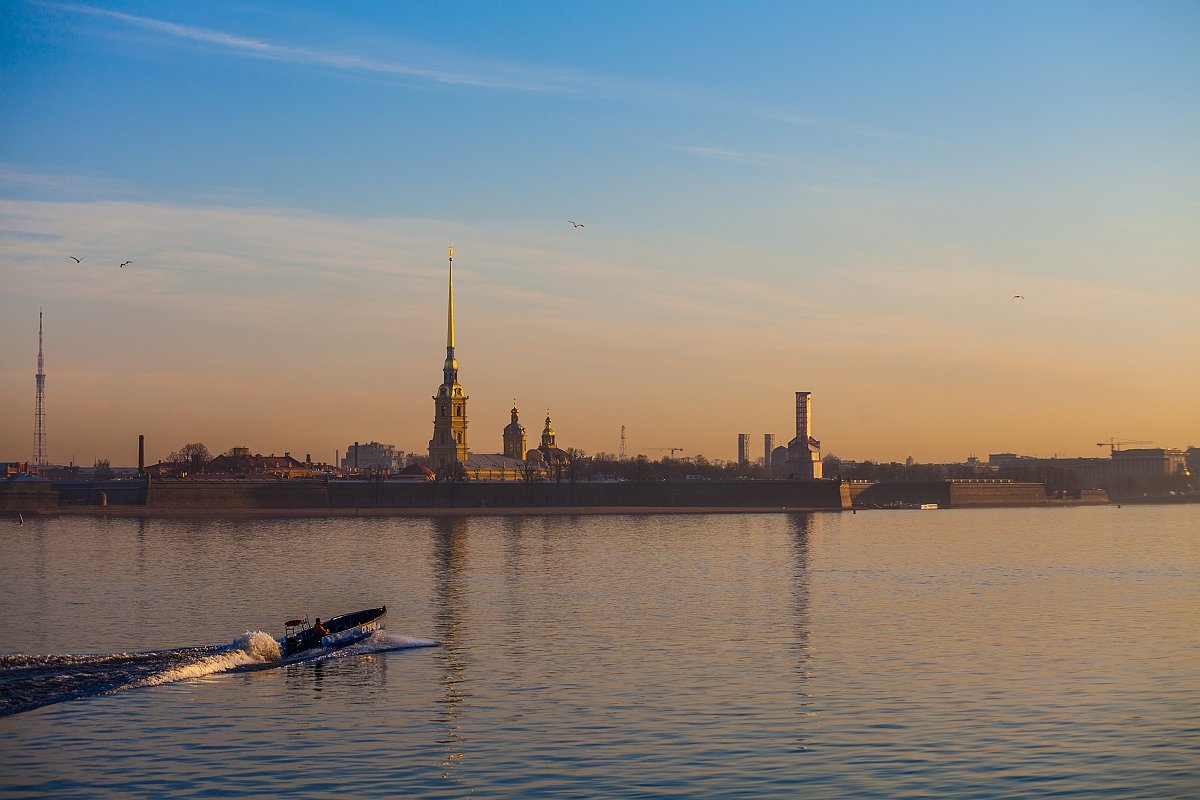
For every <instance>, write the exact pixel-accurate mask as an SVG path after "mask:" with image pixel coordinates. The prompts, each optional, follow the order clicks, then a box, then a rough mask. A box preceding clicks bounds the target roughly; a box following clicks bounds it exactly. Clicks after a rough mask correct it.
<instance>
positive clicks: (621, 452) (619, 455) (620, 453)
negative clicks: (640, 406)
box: [617, 425, 625, 461]
mask: <svg viewBox="0 0 1200 800" xmlns="http://www.w3.org/2000/svg"><path fill="white" fill-rule="evenodd" d="M617 460H618V461H624V460H625V426H624V425H622V426H621V449H620V450H619V451H618V452H617Z"/></svg>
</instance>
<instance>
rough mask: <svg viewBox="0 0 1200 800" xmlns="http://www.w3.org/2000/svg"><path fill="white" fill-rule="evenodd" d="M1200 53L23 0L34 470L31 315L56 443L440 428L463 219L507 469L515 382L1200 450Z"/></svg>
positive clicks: (709, 425)
mask: <svg viewBox="0 0 1200 800" xmlns="http://www.w3.org/2000/svg"><path fill="white" fill-rule="evenodd" d="M1198 53H1200V6H1198V5H1196V4H1195V3H1164V2H1150V3H1067V2H1062V3H1002V4H983V3H921V4H898V3H836V4H827V3H822V4H817V3H782V2H781V3H739V4H718V3H666V2H661V3H615V4H614V3H604V4H573V5H563V4H551V3H516V4H489V3H469V4H453V5H451V4H433V3H356V4H352V5H349V6H344V7H342V6H336V7H335V6H331V5H329V4H317V3H287V4H283V3H279V4H273V3H220V2H217V3H202V4H200V3H170V2H156V3H102V4H88V3H79V4H74V3H42V2H15V3H11V2H10V3H6V4H4V5H3V7H2V9H0V69H2V72H0V109H2V118H0V119H2V120H3V123H2V124H0V230H3V231H4V233H3V234H0V247H2V248H3V249H2V255H3V260H2V261H0V271H2V272H0V278H2V279H3V284H4V286H5V290H4V291H3V292H2V293H0V316H2V318H3V322H2V323H0V325H2V326H3V327H2V329H0V331H2V334H3V336H4V339H5V341H6V342H9V343H12V344H15V345H16V346H15V348H14V347H9V348H7V352H6V353H5V355H4V356H3V360H0V373H2V374H3V378H4V383H5V384H7V385H8V386H9V387H11V388H6V389H4V390H2V391H0V402H2V403H3V404H4V407H5V408H6V409H8V410H9V411H11V413H6V414H5V415H4V416H6V417H8V418H10V420H11V421H10V422H6V423H2V424H0V458H22V457H25V456H26V455H27V454H26V453H25V452H24V451H25V450H26V449H28V443H27V442H28V441H29V440H30V438H31V434H30V431H29V430H28V428H29V427H30V426H29V424H28V422H27V420H28V419H30V418H31V416H32V388H31V386H32V380H31V379H30V375H29V373H31V371H32V364H33V358H32V356H31V352H32V351H31V349H30V348H31V344H30V342H31V341H33V343H34V344H33V346H34V347H35V346H36V330H35V326H36V309H37V308H38V307H44V308H46V309H47V313H48V317H49V318H50V319H52V320H53V321H54V325H53V326H51V330H53V331H54V333H53V334H52V335H53V337H55V338H54V339H53V344H54V347H53V348H52V352H53V353H54V358H53V359H51V362H50V363H52V364H54V365H55V370H56V371H57V373H55V372H54V371H52V372H51V375H52V378H51V379H50V382H49V387H51V389H53V388H54V387H55V386H56V385H57V386H58V387H59V388H58V389H57V391H58V394H57V395H51V397H53V398H54V401H53V402H51V403H50V406H49V408H50V410H51V411H57V416H56V417H54V416H52V419H54V420H55V425H52V426H51V431H52V432H54V433H52V434H51V436H50V448H51V453H52V456H53V457H54V458H55V459H56V460H65V459H66V458H68V457H69V456H71V455H76V456H78V457H79V458H80V459H81V460H90V459H92V458H93V457H111V458H113V459H114V461H128V460H129V459H128V458H127V457H123V454H124V452H125V451H126V450H128V449H129V448H128V444H127V443H128V442H129V441H130V440H136V434H137V433H138V432H144V431H141V430H140V428H142V427H149V430H150V431H151V432H152V438H153V439H154V440H155V441H158V442H161V443H162V448H163V449H164V450H170V449H174V448H176V447H178V446H179V445H180V444H182V443H183V442H184V441H194V440H197V439H199V440H203V441H206V442H207V443H209V444H210V446H211V447H212V448H213V449H222V450H223V449H226V448H227V447H230V446H233V445H236V444H246V445H248V446H250V447H251V448H252V449H256V450H262V451H264V452H266V451H268V450H270V449H275V450H279V451H282V450H283V449H289V450H292V451H305V450H311V451H314V452H316V453H319V454H325V453H326V451H328V454H327V455H326V456H325V457H332V451H333V449H334V448H335V447H344V446H345V444H346V442H348V441H353V440H356V439H371V438H375V439H380V440H382V441H387V442H392V443H395V444H397V445H399V446H401V447H403V448H404V449H407V450H423V449H424V448H425V443H426V441H427V439H428V436H429V431H428V430H426V429H427V428H429V424H428V423H429V420H428V417H429V416H430V415H429V409H428V408H427V407H426V406H427V405H428V403H429V401H428V399H427V397H428V395H429V394H430V393H431V392H432V390H433V388H434V387H435V386H436V383H437V380H438V374H439V370H440V356H439V354H438V349H439V346H440V341H439V338H440V337H439V335H438V332H439V331H440V330H441V327H440V323H439V319H438V317H439V315H440V314H442V313H444V310H443V309H442V308H441V307H440V304H439V302H438V299H437V298H438V297H439V296H440V293H441V292H442V291H443V290H444V253H445V246H446V245H447V244H448V243H449V242H450V241H454V242H455V244H456V247H457V248H458V253H459V259H457V260H456V267H458V269H459V270H461V272H460V279H459V287H460V306H461V307H462V310H461V312H460V328H461V329H462V332H461V334H460V337H459V338H460V341H459V351H460V352H459V355H460V362H461V363H462V379H463V382H464V384H465V385H466V386H467V388H468V390H470V391H472V392H474V402H473V415H474V416H473V423H472V424H473V428H472V430H473V431H479V433H478V437H479V438H473V440H472V449H474V450H476V451H478V452H491V451H494V450H498V449H499V444H498V442H499V430H500V428H501V427H502V426H503V424H505V423H506V422H507V408H508V407H509V406H510V405H511V401H512V399H513V398H514V396H515V397H516V398H517V399H518V401H519V402H520V403H521V404H522V406H523V408H526V409H528V411H527V412H526V413H525V414H524V415H523V418H524V420H525V422H526V426H527V428H529V429H530V432H531V433H534V432H535V431H536V430H537V429H538V428H540V425H539V422H538V421H539V420H540V418H541V417H542V416H543V410H544V409H545V408H547V407H548V408H550V409H551V410H552V411H553V413H554V416H555V419H556V428H557V429H558V431H559V435H560V436H559V438H560V440H561V441H563V442H564V443H567V444H574V445H576V446H581V447H583V448H585V449H587V450H589V451H596V450H608V451H614V450H615V449H616V441H617V431H619V426H620V425H622V424H627V425H628V426H629V427H630V428H631V429H632V430H636V431H637V433H638V435H637V436H636V437H631V438H633V439H634V446H636V444H637V443H638V442H640V444H641V446H644V447H657V446H664V445H669V446H675V445H681V446H683V447H685V452H686V453H690V454H695V453H704V454H705V455H707V456H709V457H710V458H711V457H723V458H729V457H732V455H733V452H734V449H735V446H736V434H737V433H739V432H751V433H754V434H755V436H756V438H761V437H760V436H758V434H759V433H761V432H766V431H771V432H775V433H777V434H778V435H779V436H780V437H781V438H783V439H786V438H787V436H788V435H790V433H791V431H790V426H791V418H790V408H791V399H790V394H791V392H793V391H795V390H797V389H807V390H811V391H813V392H814V403H815V412H814V413H815V423H816V426H817V429H818V430H817V432H818V434H823V438H824V440H825V441H826V443H827V445H826V451H827V452H836V453H837V454H839V455H842V456H843V457H847V458H867V457H874V458H903V457H904V456H905V455H909V454H912V455H915V456H916V457H918V458H924V459H928V460H934V459H939V458H953V457H962V456H965V455H966V454H967V453H969V452H979V453H986V452H989V451H991V452H995V451H1000V450H1017V451H1021V452H1039V453H1042V454H1047V453H1048V452H1058V451H1067V452H1071V453H1072V454H1076V455H1091V454H1093V453H1094V452H1096V449H1095V447H1094V443H1095V442H1097V441H1100V440H1101V439H1106V438H1108V437H1109V436H1119V437H1129V438H1139V439H1156V440H1157V441H1158V443H1159V444H1161V445H1170V446H1186V445H1187V444H1189V443H1198V437H1197V433H1198V431H1197V426H1196V419H1197V416H1198V415H1196V414H1195V413H1194V410H1193V409H1191V408H1190V407H1188V405H1186V404H1182V403H1181V401H1180V397H1181V396H1186V395H1187V393H1189V392H1190V394H1191V395H1192V396H1195V395H1197V394H1200V385H1197V379H1196V378H1195V377H1194V376H1188V375H1183V374H1180V373H1179V368H1180V366H1181V362H1183V363H1184V364H1186V363H1187V362H1188V361H1189V360H1190V361H1192V362H1194V361H1195V357H1194V356H1191V357H1190V359H1189V350H1188V343H1189V342H1191V343H1193V344H1194V342H1195V339H1196V334H1197V333H1198V332H1200V321H1198V320H1200V302H1198V298H1200V279H1198V278H1197V275H1200V270H1197V261H1198V259H1197V256H1198V254H1200V235H1198V234H1197V232H1196V229H1197V228H1198V227H1200V226H1197V225H1196V224H1195V220H1196V219H1197V218H1198V217H1200V190H1198V189H1197V186H1200V180H1198V179H1200V163H1198V162H1200V155H1198V148H1197V144H1196V142H1197V141H1200V137H1198V136H1197V133H1198V131H1200V124H1198V123H1200V92H1198V91H1197V87H1196V83H1197V78H1198V77H1200V56H1198V55H1197V54H1198ZM567 219H577V220H579V221H582V222H583V223H584V224H585V228H584V229H582V230H576V229H572V228H570V226H568V225H567V224H566V220H567ZM83 253H86V254H87V255H88V256H89V259H90V260H91V262H92V263H91V265H89V266H90V267H91V270H90V271H88V270H84V269H82V267H83V265H79V266H78V267H76V266H74V265H73V262H69V264H68V265H66V266H64V264H63V263H62V262H63V261H65V260H66V256H67V255H68V254H74V255H79V254H83ZM127 259H132V260H133V261H134V262H135V263H134V265H132V266H134V267H136V268H137V271H136V272H134V271H133V270H124V271H121V272H118V273H116V274H107V273H103V272H100V271H99V269H100V268H99V266H98V264H99V263H101V262H103V263H104V264H106V265H113V266H115V264H116V263H119V262H120V261H124V260H127ZM85 264H87V262H86V261H85ZM130 272H134V274H132V275H130V274H129V273H130ZM118 281H120V283H117V282H118ZM1014 294H1023V295H1025V297H1026V299H1025V301H1024V302H1022V301H1017V303H1016V304H1015V305H1014V303H1013V302H1012V295H1014ZM31 319H32V320H33V323H31V321H30V320H31ZM318 325H319V326H320V335H319V336H317V337H313V336H311V335H307V336H306V335H302V334H301V333H300V332H301V331H303V330H305V329H306V328H307V329H308V330H310V331H311V330H312V329H313V328H314V327H315V326H318ZM147 329H150V330H153V331H155V334H154V336H153V337H151V340H150V341H146V337H144V336H143V335H142V333H141V332H143V331H145V330H147ZM95 331H103V332H104V336H100V337H97V336H95V335H94V332H95ZM281 331H284V332H281ZM31 332H32V336H31ZM106 338H108V339H109V340H110V341H111V342H120V343H129V342H140V344H139V345H138V346H137V348H136V349H137V350H138V357H137V359H136V362H137V365H138V366H137V369H132V370H131V369H129V368H128V367H126V368H118V365H117V364H115V363H114V364H112V365H111V366H109V367H108V368H107V369H105V368H104V363H105V361H106V360H108V359H107V357H106V355H105V354H107V353H110V352H111V348H110V347H108V346H106V344H105V341H104V340H105V339H106ZM382 342H387V343H388V344H387V346H386V347H377V346H376V343H382ZM127 346H128V345H127V344H121V345H120V347H122V348H124V347H127ZM1114 360H1115V361H1116V362H1117V363H1120V364H1121V365H1122V366H1121V368H1120V371H1119V372H1118V374H1117V375H1114V373H1113V371H1112V367H1111V365H1112V363H1113V361H1114ZM118 361H120V360H118ZM1190 372H1200V370H1195V369H1194V368H1193V369H1192V370H1190ZM188 376H192V378H193V380H196V379H199V380H200V381H201V383H202V384H203V386H204V387H207V388H205V389H204V390H201V391H199V392H198V394H199V395H200V397H199V398H196V397H193V395H195V394H197V392H196V391H194V390H193V391H186V390H184V389H182V388H180V385H181V384H185V383H187V381H188ZM372 376H375V377H372ZM1117 378H1122V379H1124V381H1125V386H1124V391H1123V392H1122V396H1123V397H1124V398H1125V402H1124V404H1123V405H1122V407H1121V408H1120V409H1119V410H1116V409H1114V405H1113V403H1112V398H1111V396H1106V395H1107V394H1108V392H1109V391H1111V389H1112V387H1113V381H1114V380H1115V379H1117ZM349 384H355V388H354V390H353V396H354V397H355V398H356V399H355V408H356V409H358V410H357V411H356V412H355V416H356V417H359V418H357V419H352V420H346V419H344V418H340V416H339V414H337V413H331V412H330V411H329V410H328V406H327V403H328V398H329V397H330V396H331V395H336V394H337V392H339V391H346V387H347V386H348V385H349ZM214 387H215V388H214ZM131 390H132V391H133V392H134V393H135V394H136V395H137V397H138V399H137V400H135V401H132V402H131V401H130V400H129V398H128V397H126V396H123V395H126V394H128V393H129V392H130V391H131ZM1181 390H1183V391H1182V392H1181ZM281 393H282V394H284V395H286V396H287V399H286V400H285V401H283V402H284V407H283V408H282V409H280V408H279V406H278V403H279V402H280V401H279V400H278V398H279V396H280V394H281ZM272 398H275V399H272ZM181 404H182V405H181ZM1014 404H1015V405H1014ZM162 405H174V406H176V407H185V408H188V409H189V412H188V413H189V415H191V416H187V419H186V420H185V421H181V420H180V419H178V415H176V416H174V417H173V416H172V415H169V414H162V413H161V411H160V410H159V408H158V407H160V406H162ZM272 409H273V410H272ZM896 415H901V416H902V418H903V419H904V420H905V423H904V426H899V427H898V426H897V425H896ZM314 418H319V420H320V421H319V422H318V423H314V422H312V420H313V419H314ZM493 418H494V419H493ZM185 422H186V424H185ZM100 423H102V424H100ZM56 426H57V428H56ZM99 427H102V428H104V429H105V430H107V431H111V433H110V434H106V435H100V434H98V433H96V429H97V428H99ZM905 427H906V428H907V430H902V429H900V428H905ZM492 428H495V431H494V436H493V435H492V433H493V431H492ZM248 439H255V441H246V440H248ZM491 439H495V440H496V442H491V441H490V440H491ZM660 439H671V440H672V441H659V440H660ZM176 440H179V441H176ZM343 440H344V441H343ZM651 440H653V441H651ZM110 451H111V452H110ZM79 453H84V454H85V455H79Z"/></svg>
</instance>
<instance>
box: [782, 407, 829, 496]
mask: <svg viewBox="0 0 1200 800" xmlns="http://www.w3.org/2000/svg"><path fill="white" fill-rule="evenodd" d="M788 471H789V473H790V475H789V477H791V478H792V479H794V480H806V481H807V480H816V479H819V478H820V477H821V443H820V442H818V441H817V440H816V439H814V438H813V435H812V392H796V438H795V439H792V440H791V441H790V442H788Z"/></svg>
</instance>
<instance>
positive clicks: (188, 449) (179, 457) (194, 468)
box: [167, 442, 212, 472]
mask: <svg viewBox="0 0 1200 800" xmlns="http://www.w3.org/2000/svg"><path fill="white" fill-rule="evenodd" d="M167 460H168V461H171V462H174V463H176V464H179V465H180V466H181V467H182V468H184V469H186V470H187V471H188V472H203V471H204V465H205V464H207V463H208V462H209V461H212V454H211V453H209V452H208V448H207V447H205V446H204V445H203V444H201V443H200V442H191V443H189V444H185V445H184V446H183V447H181V448H179V449H178V450H176V451H175V452H174V453H171V455H169V456H167Z"/></svg>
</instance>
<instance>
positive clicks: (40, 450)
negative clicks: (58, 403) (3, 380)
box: [33, 308, 46, 467]
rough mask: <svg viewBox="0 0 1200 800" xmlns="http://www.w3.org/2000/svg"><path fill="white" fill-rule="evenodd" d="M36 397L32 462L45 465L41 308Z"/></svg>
mask: <svg viewBox="0 0 1200 800" xmlns="http://www.w3.org/2000/svg"><path fill="white" fill-rule="evenodd" d="M34 381H35V383H36V384H37V397H36V399H35V400H34V403H33V463H34V464H36V465H37V466H39V467H44V466H45V465H46V359H45V358H44V356H43V355H42V310H41V309H40V308H39V309H38V371H37V375H36V376H35V377H34Z"/></svg>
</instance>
